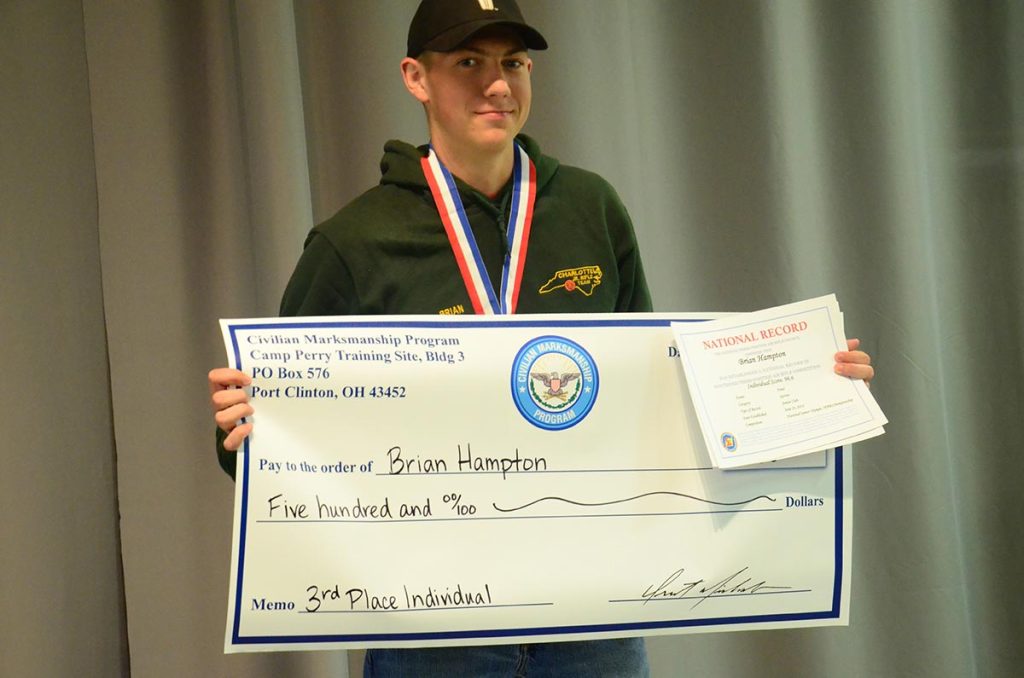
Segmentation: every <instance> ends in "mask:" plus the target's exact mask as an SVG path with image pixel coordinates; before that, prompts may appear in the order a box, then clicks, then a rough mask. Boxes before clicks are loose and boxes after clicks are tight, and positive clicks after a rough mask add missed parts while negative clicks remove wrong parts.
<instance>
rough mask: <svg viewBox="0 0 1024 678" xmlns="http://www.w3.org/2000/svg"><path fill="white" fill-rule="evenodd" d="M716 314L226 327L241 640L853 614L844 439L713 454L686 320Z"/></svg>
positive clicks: (441, 638) (436, 639)
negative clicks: (246, 430)
mask: <svg viewBox="0 0 1024 678" xmlns="http://www.w3.org/2000/svg"><path fill="white" fill-rule="evenodd" d="M709 317H710V316H709V315H707V314H701V315H680V314H675V315H664V314H617V315H610V314H609V315H586V316H578V315H577V316H573V315H566V316H551V315H544V316H526V315H524V316H507V317H506V316H502V317H499V318H498V319H495V318H493V317H488V318H483V317H470V318H460V319H451V318H445V317H439V316H402V317H344V318H338V317H332V318H291V319H249V320H223V321H221V325H222V328H223V334H224V341H225V345H226V348H227V352H228V356H229V361H230V363H231V364H232V365H233V366H234V367H237V368H238V369H240V370H243V371H244V372H246V373H247V374H249V375H250V376H251V377H252V380H253V381H252V385H251V387H250V389H251V392H250V395H251V402H252V404H253V407H254V409H255V414H254V415H253V417H252V420H253V421H254V422H255V426H254V431H253V433H252V435H251V436H250V437H249V438H248V440H247V441H246V443H245V445H244V446H243V449H242V450H241V451H240V452H239V457H238V471H237V479H236V494H235V514H234V538H233V544H232V556H231V557H232V563H231V584H230V587H229V594H228V618H227V629H226V635H225V651H227V652H244V651H255V650H260V651H267V650H297V649H328V648H367V647H402V646H432V645H474V644H500V643H510V642H546V641H559V640H570V639H585V638H614V637H625V636H641V635H657V634H670V633H690V632H701V631H731V630H745V629H764V628H783V627H792V626H820V625H840V624H846V623H847V614H848V600H849V572H850V515H851V502H852V496H851V493H850V469H849V461H848V455H847V453H846V451H845V450H844V449H832V450H828V451H827V452H825V453H823V454H822V455H821V459H820V460H817V462H816V463H808V464H800V463H791V464H789V465H779V466H777V467H773V468H770V469H763V470H745V471H741V472H736V471H723V470H719V469H715V468H713V467H712V465H711V463H710V459H709V457H708V454H707V451H706V448H705V446H704V444H703V441H702V437H701V434H700V429H699V426H698V424H697V419H696V414H695V413H694V411H693V408H692V405H691V400H690V397H689V395H688V394H687V392H686V386H685V380H684V378H683V370H682V366H681V365H680V362H679V360H678V358H677V357H676V347H675V341H674V337H673V332H672V328H671V323H672V322H674V321H676V322H683V323H690V324H698V323H700V322H702V321H705V320H707V319H708V318H709ZM819 462H820V463H819Z"/></svg>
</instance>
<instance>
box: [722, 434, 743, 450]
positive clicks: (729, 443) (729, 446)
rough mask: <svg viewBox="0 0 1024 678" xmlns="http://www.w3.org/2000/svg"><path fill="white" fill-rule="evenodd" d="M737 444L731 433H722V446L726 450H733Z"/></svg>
mask: <svg viewBox="0 0 1024 678" xmlns="http://www.w3.org/2000/svg"><path fill="white" fill-rule="evenodd" d="M738 446H739V443H737V442H736V436H734V435H733V434H731V433H723V434H722V447H724V448H725V450H726V451H727V452H735V451H736V448H737V447H738Z"/></svg>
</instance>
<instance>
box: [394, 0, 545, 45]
mask: <svg viewBox="0 0 1024 678" xmlns="http://www.w3.org/2000/svg"><path fill="white" fill-rule="evenodd" d="M488 26H508V27H509V28H511V29H513V30H514V31H515V32H516V33H518V34H519V37H520V38H522V40H523V45H525V46H526V47H527V48H528V49H547V48H548V43H547V40H545V39H544V36H543V35H541V34H540V33H539V32H537V29H535V28H533V27H532V26H529V25H528V24H527V23H526V21H525V20H524V19H523V13H522V12H521V11H519V5H517V4H516V3H515V0H423V2H421V3H420V6H419V8H417V10H416V14H415V16H413V18H412V23H411V24H409V43H408V48H409V49H408V51H407V52H406V55H407V56H410V57H413V58H415V57H418V56H419V55H420V54H422V53H423V52H424V51H426V50H430V51H432V52H450V51H452V50H453V49H455V48H456V47H458V46H459V45H461V44H462V43H464V42H465V41H466V40H468V39H469V38H470V36H472V35H473V34H474V33H476V32H477V31H479V30H482V29H484V28H487V27H488Z"/></svg>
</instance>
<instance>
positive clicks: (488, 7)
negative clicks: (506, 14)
mask: <svg viewBox="0 0 1024 678" xmlns="http://www.w3.org/2000/svg"><path fill="white" fill-rule="evenodd" d="M477 2H479V3H480V9H482V10H484V11H487V12H497V11H498V8H497V7H495V6H494V0H477Z"/></svg>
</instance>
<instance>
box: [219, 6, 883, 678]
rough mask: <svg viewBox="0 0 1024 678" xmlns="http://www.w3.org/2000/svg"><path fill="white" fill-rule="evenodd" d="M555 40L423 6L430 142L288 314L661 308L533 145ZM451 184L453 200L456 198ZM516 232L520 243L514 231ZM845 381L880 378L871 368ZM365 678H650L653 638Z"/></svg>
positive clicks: (576, 184) (398, 667) (417, 665)
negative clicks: (527, 129)
mask: <svg viewBox="0 0 1024 678" xmlns="http://www.w3.org/2000/svg"><path fill="white" fill-rule="evenodd" d="M546 47H547V43H546V41H545V40H544V38H543V36H541V34H540V33H539V32H537V31H536V30H535V29H534V28H532V27H530V26H529V25H528V24H527V23H526V22H525V21H524V19H523V17H522V14H521V13H520V11H519V8H518V7H517V6H516V3H515V2H514V0H498V1H497V2H488V1H486V0H423V2H422V3H421V4H420V6H419V9H418V10H417V12H416V15H415V16H414V18H413V20H412V24H411V26H410V28H409V39H408V52H407V56H406V58H405V59H403V60H402V62H401V69H402V77H403V80H404V82H405V86H406V88H407V89H408V90H409V92H410V93H411V94H412V95H413V97H415V98H416V99H417V100H418V101H419V102H420V103H421V104H422V105H423V108H424V110H425V112H426V116H427V124H428V129H429V132H430V144H429V146H421V147H419V148H415V147H413V146H410V145H408V144H405V143H402V142H398V141H389V142H388V143H387V144H386V145H385V147H384V151H385V152H384V158H383V160H382V162H381V168H382V177H381V183H380V185H378V186H377V187H375V188H373V189H371V190H369V191H367V192H366V193H364V194H363V195H362V196H360V197H358V198H357V199H356V200H354V201H353V202H352V203H350V204H349V205H347V206H346V207H345V208H343V209H342V210H341V211H340V212H338V214H336V215H335V216H334V217H332V218H331V219H329V220H327V221H326V222H324V223H323V224H320V225H318V226H317V227H315V228H314V229H313V230H312V231H311V232H310V234H309V236H308V238H307V239H306V245H305V249H304V251H303V254H302V257H301V258H300V260H299V262H298V264H297V266H296V269H295V272H294V274H293V275H292V279H291V281H290V282H289V284H288V287H287V289H286V290H285V293H284V298H283V300H282V302H281V314H282V315H334V314H409V313H444V314H450V313H473V312H477V313H480V312H495V313H512V312H518V313H549V312H560V313H570V312H573V313H580V312H627V311H650V310H651V301H650V294H649V292H648V289H647V283H646V280H645V279H644V273H643V266H642V264H641V260H640V254H639V251H638V249H637V244H636V238H635V235H634V233H633V227H632V224H631V222H630V219H629V216H628V214H627V213H626V210H625V208H624V207H623V205H622V202H621V201H620V200H619V198H618V197H617V195H616V194H615V192H614V190H613V189H612V188H611V186H609V185H608V184H607V182H605V181H604V180H603V179H601V178H600V177H598V176H597V175H595V174H592V173H590V172H586V171H583V170H580V169H577V168H574V167H568V166H564V165H560V164H559V163H558V161H557V160H555V159H554V158H550V157H548V156H545V155H543V154H541V152H540V149H539V147H538V145H537V144H536V142H534V141H533V140H532V139H530V138H529V137H526V136H523V135H521V134H520V131H521V130H522V128H523V126H524V125H525V124H526V120H527V118H528V117H529V113H530V105H531V99H532V92H531V88H530V73H531V71H532V69H533V62H532V61H531V60H530V58H529V56H528V52H527V50H528V49H534V50H543V49H545V48H546ZM446 187H447V190H446ZM510 234H511V235H510ZM856 348H857V345H856V340H853V341H852V342H851V346H850V351H849V352H842V353H840V354H837V356H836V361H837V364H836V371H837V372H839V373H841V374H846V375H847V376H851V377H854V378H863V379H870V377H871V376H872V374H873V373H872V371H871V367H870V365H869V362H870V359H869V357H868V356H867V355H866V354H864V353H862V352H860V351H856V350H855V349H856ZM209 379H210V391H211V401H212V403H213V408H214V411H215V419H216V421H217V424H218V426H219V428H220V433H219V436H218V443H219V444H218V452H219V456H220V460H221V464H222V465H223V466H224V468H225V470H227V471H228V472H229V473H232V474H233V472H234V455H233V454H231V452H232V451H234V450H237V449H238V447H239V446H240V445H241V443H242V440H243V439H244V438H245V436H247V435H248V434H249V432H250V431H251V430H252V424H251V423H247V424H243V425H241V426H236V422H237V421H238V420H239V419H241V418H242V417H246V416H248V415H250V414H252V412H253V409H252V407H251V406H250V405H249V404H248V399H247V397H246V395H245V391H244V390H242V389H241V388H232V387H240V386H245V385H247V384H248V383H249V379H248V377H247V376H246V375H244V374H243V373H241V372H238V371H235V370H231V369H227V368H222V369H217V370H213V371H212V372H210V375H209ZM366 675H368V676H417V677H429V676H445V677H448V676H508V677H510V678H511V677H512V676H523V675H529V676H616V677H619V678H628V677H630V676H644V675H648V670H647V659H646V655H645V652H644V648H643V642H642V640H641V639H638V638H637V639H625V640H600V641H586V642H565V643H540V644H534V645H529V646H523V645H495V646H487V647H464V648H461V647H460V648H437V649H410V650H371V651H369V652H367V657H366Z"/></svg>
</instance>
